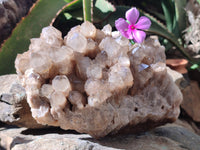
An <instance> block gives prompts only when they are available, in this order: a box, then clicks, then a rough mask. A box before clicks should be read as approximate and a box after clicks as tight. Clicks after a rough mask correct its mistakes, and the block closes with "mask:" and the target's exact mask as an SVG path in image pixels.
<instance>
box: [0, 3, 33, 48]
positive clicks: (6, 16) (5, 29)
mask: <svg viewBox="0 0 200 150" xmlns="http://www.w3.org/2000/svg"><path fill="white" fill-rule="evenodd" d="M35 1H36V0H0V31H1V32H0V44H1V43H2V42H3V40H5V39H6V38H7V37H8V36H9V35H10V34H11V31H12V29H13V28H14V27H15V25H16V24H17V23H18V22H19V21H20V19H21V17H23V16H25V15H26V14H27V13H28V11H29V8H30V7H31V6H32V4H33V3H34V2H35Z"/></svg>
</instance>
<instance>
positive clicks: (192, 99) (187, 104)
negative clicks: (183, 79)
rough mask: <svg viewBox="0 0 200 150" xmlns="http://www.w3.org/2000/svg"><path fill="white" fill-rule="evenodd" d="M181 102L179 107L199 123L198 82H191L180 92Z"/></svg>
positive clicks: (199, 96)
mask: <svg viewBox="0 0 200 150" xmlns="http://www.w3.org/2000/svg"><path fill="white" fill-rule="evenodd" d="M181 91H182V93H183V102H182V104H181V107H182V108H183V109H184V110H185V112H186V113H187V114H188V115H189V116H190V117H191V118H192V119H193V120H194V121H196V122H200V115H199V114H200V109H199V108H200V89H199V85H198V82H196V81H191V82H190V83H189V85H188V86H187V87H186V88H184V89H182V90H181Z"/></svg>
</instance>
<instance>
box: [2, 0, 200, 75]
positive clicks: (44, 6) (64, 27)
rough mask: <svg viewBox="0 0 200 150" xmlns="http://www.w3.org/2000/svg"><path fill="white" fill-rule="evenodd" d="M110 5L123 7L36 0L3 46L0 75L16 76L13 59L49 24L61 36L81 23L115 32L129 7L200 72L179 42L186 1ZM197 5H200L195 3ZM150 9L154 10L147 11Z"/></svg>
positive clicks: (96, 1) (82, 0)
mask: <svg viewBox="0 0 200 150" xmlns="http://www.w3.org/2000/svg"><path fill="white" fill-rule="evenodd" d="M110 1H112V0H110ZM112 2H113V3H114V4H122V5H123V6H121V5H113V4H111V3H110V2H109V1H107V0H59V1H55V0H38V1H37V3H36V5H35V7H34V8H33V9H32V11H31V12H30V13H29V15H27V16H26V17H25V18H24V19H23V20H22V21H21V22H20V23H19V24H18V25H17V27H16V28H15V29H14V30H13V32H12V35H11V36H10V38H8V39H7V40H6V42H5V43H4V44H3V45H2V47H1V52H0V74H9V73H14V72H15V68H14V61H15V58H16V55H17V54H18V53H22V52H24V51H26V50H28V46H29V44H30V42H29V40H30V39H31V38H33V37H39V34H40V32H41V29H42V28H43V27H44V26H47V25H49V24H50V23H51V22H52V20H54V21H53V26H55V27H56V28H58V29H60V30H61V31H62V33H63V35H65V34H67V32H68V31H69V30H70V28H71V27H73V26H75V25H77V24H80V23H81V22H83V20H89V21H92V22H93V23H94V24H95V26H96V27H98V28H102V27H103V26H104V25H106V24H108V23H109V24H110V25H111V26H112V27H113V29H115V24H114V22H115V20H117V19H118V18H123V17H124V14H125V12H126V11H127V10H128V9H130V8H131V7H132V6H136V7H139V8H141V9H139V10H140V14H141V15H145V16H147V17H148V18H150V20H151V22H152V25H151V27H150V29H149V30H148V32H149V33H150V34H155V35H158V36H159V37H160V41H161V42H162V44H164V45H165V47H166V49H170V48H171V47H172V46H175V47H176V49H177V50H179V51H180V52H181V54H182V55H183V56H184V57H185V58H187V59H188V60H189V62H190V63H191V66H192V67H191V69H199V70H200V68H199V64H200V61H196V60H194V59H193V58H192V57H191V56H190V55H189V54H188V53H187V52H186V51H185V48H184V40H183V39H182V32H183V30H184V29H185V28H186V19H185V18H186V14H185V10H184V7H185V5H186V2H187V1H186V0H159V1H155V0H140V1H135V0H133V1H131V0H128V1H123V0H113V1H112ZM197 2H198V3H199V2H200V1H199V0H197ZM125 5H126V6H125ZM149 5H150V6H152V7H153V9H150V8H149V7H147V6H149ZM154 5H155V6H156V7H154ZM159 6H160V7H159ZM83 7H84V9H83V10H84V11H83V10H82V8H83ZM49 10H51V11H49ZM57 12H58V13H57ZM56 14H57V15H56Z"/></svg>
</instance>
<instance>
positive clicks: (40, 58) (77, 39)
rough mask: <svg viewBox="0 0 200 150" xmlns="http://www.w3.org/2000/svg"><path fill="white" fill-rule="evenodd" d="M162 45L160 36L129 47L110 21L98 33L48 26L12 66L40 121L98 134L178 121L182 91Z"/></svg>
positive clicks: (89, 26)
mask: <svg viewBox="0 0 200 150" xmlns="http://www.w3.org/2000/svg"><path fill="white" fill-rule="evenodd" d="M85 29H87V31H84V30H85ZM91 43H93V44H91ZM88 45H89V46H88ZM91 45H93V46H91ZM91 47H92V48H91ZM164 50H165V49H164V47H163V46H161V45H160V43H159V41H158V39H156V38H155V37H150V38H149V39H147V40H146V41H145V42H144V43H143V44H141V45H140V44H137V43H136V44H135V45H129V41H128V39H124V38H122V37H121V35H120V34H119V32H118V33H113V34H112V32H111V28H110V27H109V25H107V26H106V27H105V28H103V30H102V31H101V30H99V29H96V28H95V27H94V26H93V25H92V24H91V23H89V22H85V23H83V24H82V25H78V26H76V27H74V28H72V29H71V30H70V31H69V33H68V34H67V35H66V36H65V37H64V39H62V37H61V33H60V31H58V30H57V29H55V28H54V27H52V26H50V27H45V28H44V29H43V30H42V33H41V35H40V38H35V39H32V40H31V45H30V46H29V51H27V52H25V53H24V54H18V56H17V58H16V61H15V66H16V70H17V73H18V76H19V78H20V79H21V82H22V84H23V86H24V87H25V89H26V94H27V102H28V104H29V106H30V107H31V112H32V116H33V117H34V118H35V119H36V120H37V122H38V123H41V124H48V125H52V126H60V127H61V128H63V129H66V130H68V129H73V130H76V131H78V132H80V133H88V134H90V135H91V136H93V137H95V138H100V137H104V136H106V135H108V134H116V133H117V132H120V133H122V132H123V133H126V132H128V133H129V132H140V131H144V130H147V129H150V128H153V127H155V126H158V125H162V124H164V123H167V122H173V121H175V120H176V119H177V117H178V115H179V112H180V110H179V105H180V103H181V101H182V95H181V92H180V91H179V89H178V87H177V86H176V85H175V84H174V82H173V80H172V79H171V77H170V76H169V75H168V74H167V69H166V65H165V53H164ZM63 64H65V65H64V66H63ZM79 98H80V99H79Z"/></svg>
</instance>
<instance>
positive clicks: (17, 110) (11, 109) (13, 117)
mask: <svg viewBox="0 0 200 150" xmlns="http://www.w3.org/2000/svg"><path fill="white" fill-rule="evenodd" d="M0 83H1V84H0V89H1V91H0V121H2V122H4V123H6V124H10V125H17V126H20V127H28V128H41V127H44V126H43V125H41V124H38V123H37V122H36V121H35V120H34V119H33V117H32V115H31V112H30V107H29V105H28V103H27V101H26V92H25V89H24V88H23V87H22V86H21V85H20V84H19V80H18V78H17V75H16V74H13V75H4V76H0Z"/></svg>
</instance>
